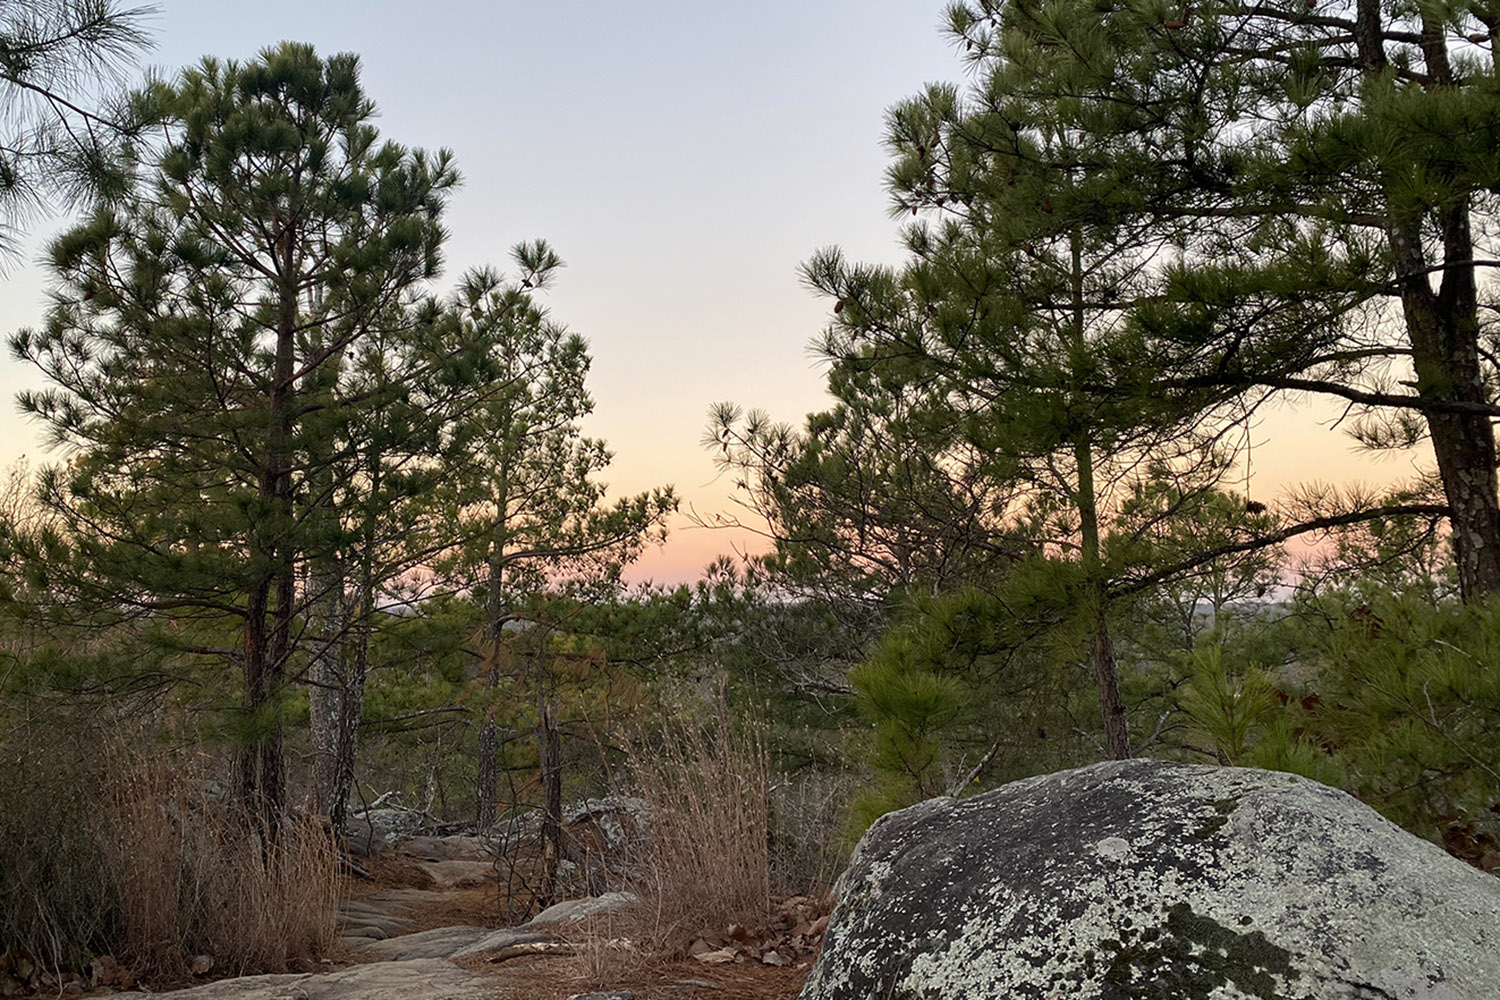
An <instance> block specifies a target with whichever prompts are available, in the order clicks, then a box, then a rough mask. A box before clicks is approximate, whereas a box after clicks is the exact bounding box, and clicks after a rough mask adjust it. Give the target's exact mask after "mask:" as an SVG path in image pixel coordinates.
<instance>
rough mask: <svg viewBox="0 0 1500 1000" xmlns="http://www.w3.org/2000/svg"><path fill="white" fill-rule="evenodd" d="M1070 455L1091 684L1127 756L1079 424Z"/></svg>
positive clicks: (1077, 331) (1078, 289)
mask: <svg viewBox="0 0 1500 1000" xmlns="http://www.w3.org/2000/svg"><path fill="white" fill-rule="evenodd" d="M1070 242H1071V249H1072V274H1071V277H1072V285H1073V288H1072V293H1073V295H1072V298H1073V302H1072V311H1073V324H1072V330H1071V333H1072V341H1073V343H1072V349H1073V359H1072V360H1073V370H1074V371H1075V372H1077V371H1083V370H1085V368H1086V363H1085V362H1086V359H1087V355H1088V343H1087V338H1086V330H1085V322H1086V317H1085V306H1084V296H1083V239H1082V237H1081V236H1080V234H1079V232H1078V230H1076V229H1075V230H1074V231H1073V234H1072V239H1071V241H1070ZM1073 461H1074V464H1075V465H1076V467H1077V475H1078V483H1077V487H1076V490H1075V493H1074V502H1075V505H1076V507H1077V509H1078V524H1079V533H1080V535H1081V537H1080V539H1079V545H1080V549H1081V553H1080V561H1081V563H1082V567H1083V581H1084V583H1083V589H1084V600H1085V601H1086V609H1085V610H1086V613H1087V615H1088V620H1089V623H1090V625H1091V630H1090V635H1089V664H1090V666H1091V668H1092V673H1093V675H1094V687H1095V688H1096V689H1097V690H1098V693H1099V715H1100V718H1101V720H1102V721H1103V723H1104V752H1105V755H1106V756H1108V757H1109V759H1110V760H1124V759H1125V758H1127V757H1129V756H1130V729H1129V726H1128V725H1127V719H1126V717H1125V699H1124V698H1123V697H1122V696H1121V694H1120V665H1119V663H1118V662H1117V661H1116V660H1115V644H1114V640H1113V639H1112V638H1111V637H1110V634H1109V615H1108V609H1107V600H1106V598H1105V594H1104V565H1103V558H1102V553H1101V550H1100V544H1099V499H1098V493H1097V489H1096V485H1095V481H1094V441H1093V437H1092V436H1091V435H1090V434H1089V432H1088V431H1087V430H1086V429H1085V430H1080V431H1079V432H1078V435H1077V437H1076V438H1075V439H1074V441H1073Z"/></svg>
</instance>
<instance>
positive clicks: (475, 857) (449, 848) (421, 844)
mask: <svg viewBox="0 0 1500 1000" xmlns="http://www.w3.org/2000/svg"><path fill="white" fill-rule="evenodd" d="M398 849H399V850H400V851H401V852H402V853H404V854H409V855H411V856H412V857H414V858H425V859H426V860H428V861H450V860H455V859H460V860H469V861H484V860H487V859H489V857H490V852H489V850H488V849H487V848H486V847H485V844H484V841H483V840H480V839H479V838H478V837H463V836H455V837H413V838H411V839H410V840H407V841H404V842H403V843H401V844H400V845H398Z"/></svg>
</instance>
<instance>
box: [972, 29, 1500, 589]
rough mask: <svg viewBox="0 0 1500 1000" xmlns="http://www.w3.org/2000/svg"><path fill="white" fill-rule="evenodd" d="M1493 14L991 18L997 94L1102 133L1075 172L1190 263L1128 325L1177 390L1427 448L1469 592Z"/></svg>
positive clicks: (1478, 557)
mask: <svg viewBox="0 0 1500 1000" xmlns="http://www.w3.org/2000/svg"><path fill="white" fill-rule="evenodd" d="M1497 18H1500V15H1497V14H1496V13H1495V12H1494V11H1491V10H1489V9H1488V8H1484V7H1482V6H1478V7H1476V6H1474V5H1467V4H1438V5H1435V6H1433V5H1427V6H1415V7H1396V8H1390V7H1382V6H1381V5H1379V4H1376V3H1372V2H1367V0H1356V2H1351V3H1332V4H1324V3H1316V2H1308V0H1277V2H1272V3H1257V4H1243V3H1238V2H1216V3H1210V4H1206V5H1205V4H1198V3H1195V4H1192V5H1190V6H1184V7H1182V8H1181V9H1177V8H1173V7H1171V6H1165V7H1164V6H1161V5H1154V6H1153V5H1127V6H1124V7H1100V6H1098V5H1093V4H1089V3H1083V2H1079V0H1043V2H1025V3H1016V2H1000V0H979V2H975V3H965V4H955V5H954V6H953V7H952V8H950V20H951V27H952V30H953V32H954V34H955V37H956V38H957V39H959V40H960V42H961V44H963V45H964V47H965V48H966V50H967V51H968V52H969V54H970V57H971V58H972V60H973V61H974V64H975V67H976V70H977V72H978V73H979V75H980V77H981V78H982V79H983V80H985V81H986V84H985V86H986V87H987V89H988V90H989V91H990V92H992V93H1011V94H1019V95H1038V96H1041V97H1043V98H1045V99H1046V100H1047V101H1048V102H1049V103H1048V107H1049V108H1050V109H1051V110H1050V111H1049V112H1048V113H1047V116H1046V119H1047V125H1048V127H1050V128H1053V129H1055V130H1058V131H1069V132H1079V133H1082V134H1086V135H1087V136H1089V142H1088V145H1087V147H1086V149H1085V154H1086V155H1084V156H1081V157H1079V158H1078V159H1077V161H1076V162H1077V166H1078V167H1079V169H1081V170H1084V171H1086V172H1088V173H1089V174H1091V175H1092V176H1095V177H1096V178H1098V180H1099V182H1100V183H1101V184H1105V185H1113V186H1114V187H1115V188H1116V189H1117V190H1118V192H1119V194H1118V199H1119V201H1120V202H1121V203H1122V204H1125V205H1127V206H1128V207H1129V208H1130V210H1131V211H1132V212H1133V213H1134V214H1135V216H1136V218H1137V219H1138V220H1139V224H1140V225H1142V226H1150V227H1153V228H1154V229H1155V230H1156V231H1157V232H1159V233H1160V234H1162V236H1163V237H1164V238H1169V239H1170V240H1171V241H1172V242H1173V243H1174V244H1175V246H1176V247H1177V248H1178V249H1177V252H1176V253H1175V254H1173V255H1172V256H1171V257H1168V258H1165V259H1164V260H1163V261H1162V263H1163V265H1164V272H1165V273H1166V274H1167V275H1168V276H1169V277H1170V278H1171V279H1172V280H1171V282H1170V283H1169V285H1168V286H1167V287H1166V288H1165V289H1164V292H1163V295H1162V297H1161V298H1160V299H1159V300H1158V301H1156V302H1155V303H1152V304H1150V305H1149V306H1147V307H1144V308H1142V309H1140V310H1138V312H1137V314H1136V316H1135V317H1134V322H1135V323H1137V324H1138V326H1139V328H1140V329H1141V330H1142V331H1144V332H1146V333H1148V334H1149V335H1150V337H1151V339H1152V341H1153V342H1154V344H1155V345H1156V349H1157V350H1158V351H1159V352H1160V353H1159V357H1158V361H1159V364H1158V365H1157V370H1159V371H1162V372H1165V373H1174V374H1173V377H1172V378H1170V379H1164V380H1163V386H1162V389H1163V390H1167V391H1169V390H1170V389H1171V388H1173V387H1174V386H1175V387H1185V388H1190V389H1192V388H1198V387H1217V388H1220V389H1242V390H1249V389H1253V388H1254V387H1263V388H1268V389H1272V390H1281V391H1291V392H1298V393H1301V392H1314V393H1325V394H1328V395H1330V396H1332V397H1334V398H1335V399H1338V400H1342V401H1344V402H1345V403H1347V404H1348V405H1349V406H1350V408H1351V409H1353V410H1355V411H1356V412H1357V415H1358V416H1359V417H1360V418H1361V419H1360V422H1359V423H1358V424H1356V428H1357V431H1358V434H1357V436H1358V437H1359V438H1360V439H1361V440H1362V441H1363V442H1364V443H1367V444H1370V445H1374V446H1410V445H1413V444H1417V443H1420V442H1422V441H1424V440H1425V441H1428V442H1430V445H1431V447H1432V451H1433V454H1434V456H1435V458H1436V464H1437V471H1438V474H1439V476H1440V478H1441V482H1442V486H1443V491H1444V493H1445V496H1446V501H1447V506H1448V508H1449V510H1448V513H1449V516H1450V521H1451V525H1452V542H1453V547H1454V553H1455V557H1456V561H1457V564H1458V569H1459V579H1460V586H1461V589H1462V591H1463V593H1464V594H1465V595H1466V596H1467V597H1471V598H1472V597H1477V596H1479V595H1482V594H1486V593H1492V592H1494V591H1495V590H1497V589H1500V504H1497V499H1496V481H1495V466H1496V449H1495V443H1494V433H1493V430H1492V427H1491V424H1492V421H1493V419H1494V417H1496V416H1497V415H1500V407H1497V406H1496V404H1495V403H1494V401H1493V398H1492V397H1493V380H1494V374H1495V373H1494V370H1493V364H1492V362H1491V361H1490V360H1489V353H1488V351H1487V347H1486V344H1487V339H1486V338H1487V335H1486V333H1485V330H1484V324H1483V323H1482V322H1481V312H1480V298H1479V296H1480V288H1481V281H1480V275H1481V274H1482V269H1483V268H1484V267H1487V266H1489V265H1487V264H1486V263H1484V260H1483V258H1484V257H1486V254H1484V253H1483V252H1482V251H1483V235H1482V234H1483V233H1484V232H1485V226H1484V223H1483V219H1484V218H1486V217H1487V216H1488V214H1490V213H1491V212H1492V210H1493V204H1492V200H1493V198H1494V192H1495V191H1496V190H1497V189H1500V174H1497V168H1496V163H1497V159H1496V157H1495V155H1494V153H1495V148H1496V144H1497V140H1500V101H1497V99H1496V96H1495V94H1496V91H1495V87H1494V82H1495V79H1496V64H1495V60H1494V57H1493V53H1487V52H1486V47H1487V46H1490V45H1491V44H1492V43H1491V39H1492V37H1493V34H1494V31H1495V30H1496V28H1497V26H1500V20H1497Z"/></svg>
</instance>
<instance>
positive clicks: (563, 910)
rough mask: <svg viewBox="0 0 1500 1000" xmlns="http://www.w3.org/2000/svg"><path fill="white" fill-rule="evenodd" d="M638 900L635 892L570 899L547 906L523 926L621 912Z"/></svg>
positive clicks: (565, 922) (542, 924)
mask: <svg viewBox="0 0 1500 1000" xmlns="http://www.w3.org/2000/svg"><path fill="white" fill-rule="evenodd" d="M638 902H640V897H639V896H637V895H636V894H635V893H633V892H606V893H604V894H603V895H600V896H585V897H584V898H582V899H568V900H564V901H563V902H561V903H554V904H553V905H551V906H549V907H547V908H546V909H545V910H543V911H542V912H541V913H538V914H537V915H536V916H534V917H532V918H531V919H530V920H528V921H526V923H525V924H523V925H522V926H524V927H549V926H557V925H558V924H572V923H577V922H578V921H580V920H583V919H585V918H587V917H592V916H597V915H599V914H602V913H619V912H620V911H621V910H627V909H629V908H630V907H632V906H634V905H635V904H636V903H638Z"/></svg>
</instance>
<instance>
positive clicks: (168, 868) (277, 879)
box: [0, 718, 337, 985]
mask: <svg viewBox="0 0 1500 1000" xmlns="http://www.w3.org/2000/svg"><path fill="white" fill-rule="evenodd" d="M48 721H49V723H50V724H28V725H25V726H21V727H16V728H14V729H12V730H8V731H7V732H6V734H5V736H6V739H4V740H3V741H0V749H3V750H4V753H3V754H0V843H3V849H0V953H5V954H8V955H9V956H10V957H11V959H12V960H13V961H12V962H11V966H12V970H11V971H12V972H14V967H16V965H17V963H16V961H14V960H16V959H17V957H18V956H20V957H22V958H25V957H29V960H30V962H31V963H33V964H34V965H36V966H38V967H40V968H41V969H44V970H50V973H51V975H52V976H53V977H54V979H56V980H58V981H62V979H63V978H64V973H66V972H67V971H68V970H72V971H73V972H74V973H80V972H84V971H86V970H87V968H88V966H89V962H90V960H91V959H92V958H93V957H94V956H96V955H106V954H108V955H112V956H113V957H114V958H115V959H117V960H118V961H119V962H120V963H121V964H122V965H123V966H124V967H125V968H127V969H129V970H130V972H131V973H132V974H133V975H138V976H140V977H141V978H143V979H145V980H147V981H150V982H152V983H153V984H154V985H166V984H172V983H176V982H181V981H183V980H184V979H185V978H187V977H188V975H189V971H190V969H191V968H192V966H193V961H194V959H195V958H197V957H198V956H202V955H206V956H208V957H209V959H210V960H211V962H212V972H213V973H214V974H215V975H226V974H235V973H241V972H251V971H254V972H272V971H282V970H285V969H287V968H289V967H296V966H298V965H300V964H302V963H303V962H304V961H305V960H308V959H312V958H315V957H317V956H320V955H322V954H324V953H325V952H326V951H327V950H328V949H329V947H331V945H332V942H333V935H334V929H335V922H334V921H335V913H336V910H335V907H336V902H337V896H336V893H337V878H336V875H337V870H336V866H335V862H336V859H335V856H334V854H333V850H332V845H331V844H330V842H329V840H328V837H327V836H326V834H324V833H323V832H322V831H321V830H320V829H319V828H317V827H316V826H313V825H311V824H307V823H304V822H301V821H297V820H291V821H288V823H287V824H286V828H285V831H284V835H283V837H282V838H281V839H280V840H279V841H277V842H275V843H271V844H267V843H266V841H265V838H264V837H262V836H261V835H260V833H259V832H258V831H256V830H255V829H253V828H252V827H251V826H250V825H249V824H246V823H243V822H241V821H240V817H238V816H236V815H234V814H233V812H232V811H231V810H230V809H229V808H228V807H227V806H225V805H224V804H223V803H221V802H217V801H214V799H215V798H216V796H214V795H211V794H209V791H210V789H211V787H212V786H211V784H210V783H208V782H206V781H204V780H203V779H202V770H203V769H202V768H201V767H200V766H199V765H200V763H201V762H200V761H198V760H196V759H194V758H192V757H191V756H190V755H188V754H184V753H176V752H172V751H168V750H164V749H162V748H161V747H160V746H159V745H154V744H153V743H152V742H151V741H150V740H149V739H147V738H146V737H144V736H142V735H141V734H139V733H136V732H133V731H131V730H129V729H127V730H126V731H124V732H122V731H121V726H120V723H119V722H118V720H115V723H114V724H113V725H106V724H105V722H103V721H99V720H96V721H94V722H93V723H92V724H91V723H90V721H89V720H76V722H77V724H76V725H69V724H68V723H70V722H74V721H75V720H73V719H70V718H63V719H51V720H48ZM200 967H201V960H200ZM3 971H4V970H3V969H0V972H3Z"/></svg>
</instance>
